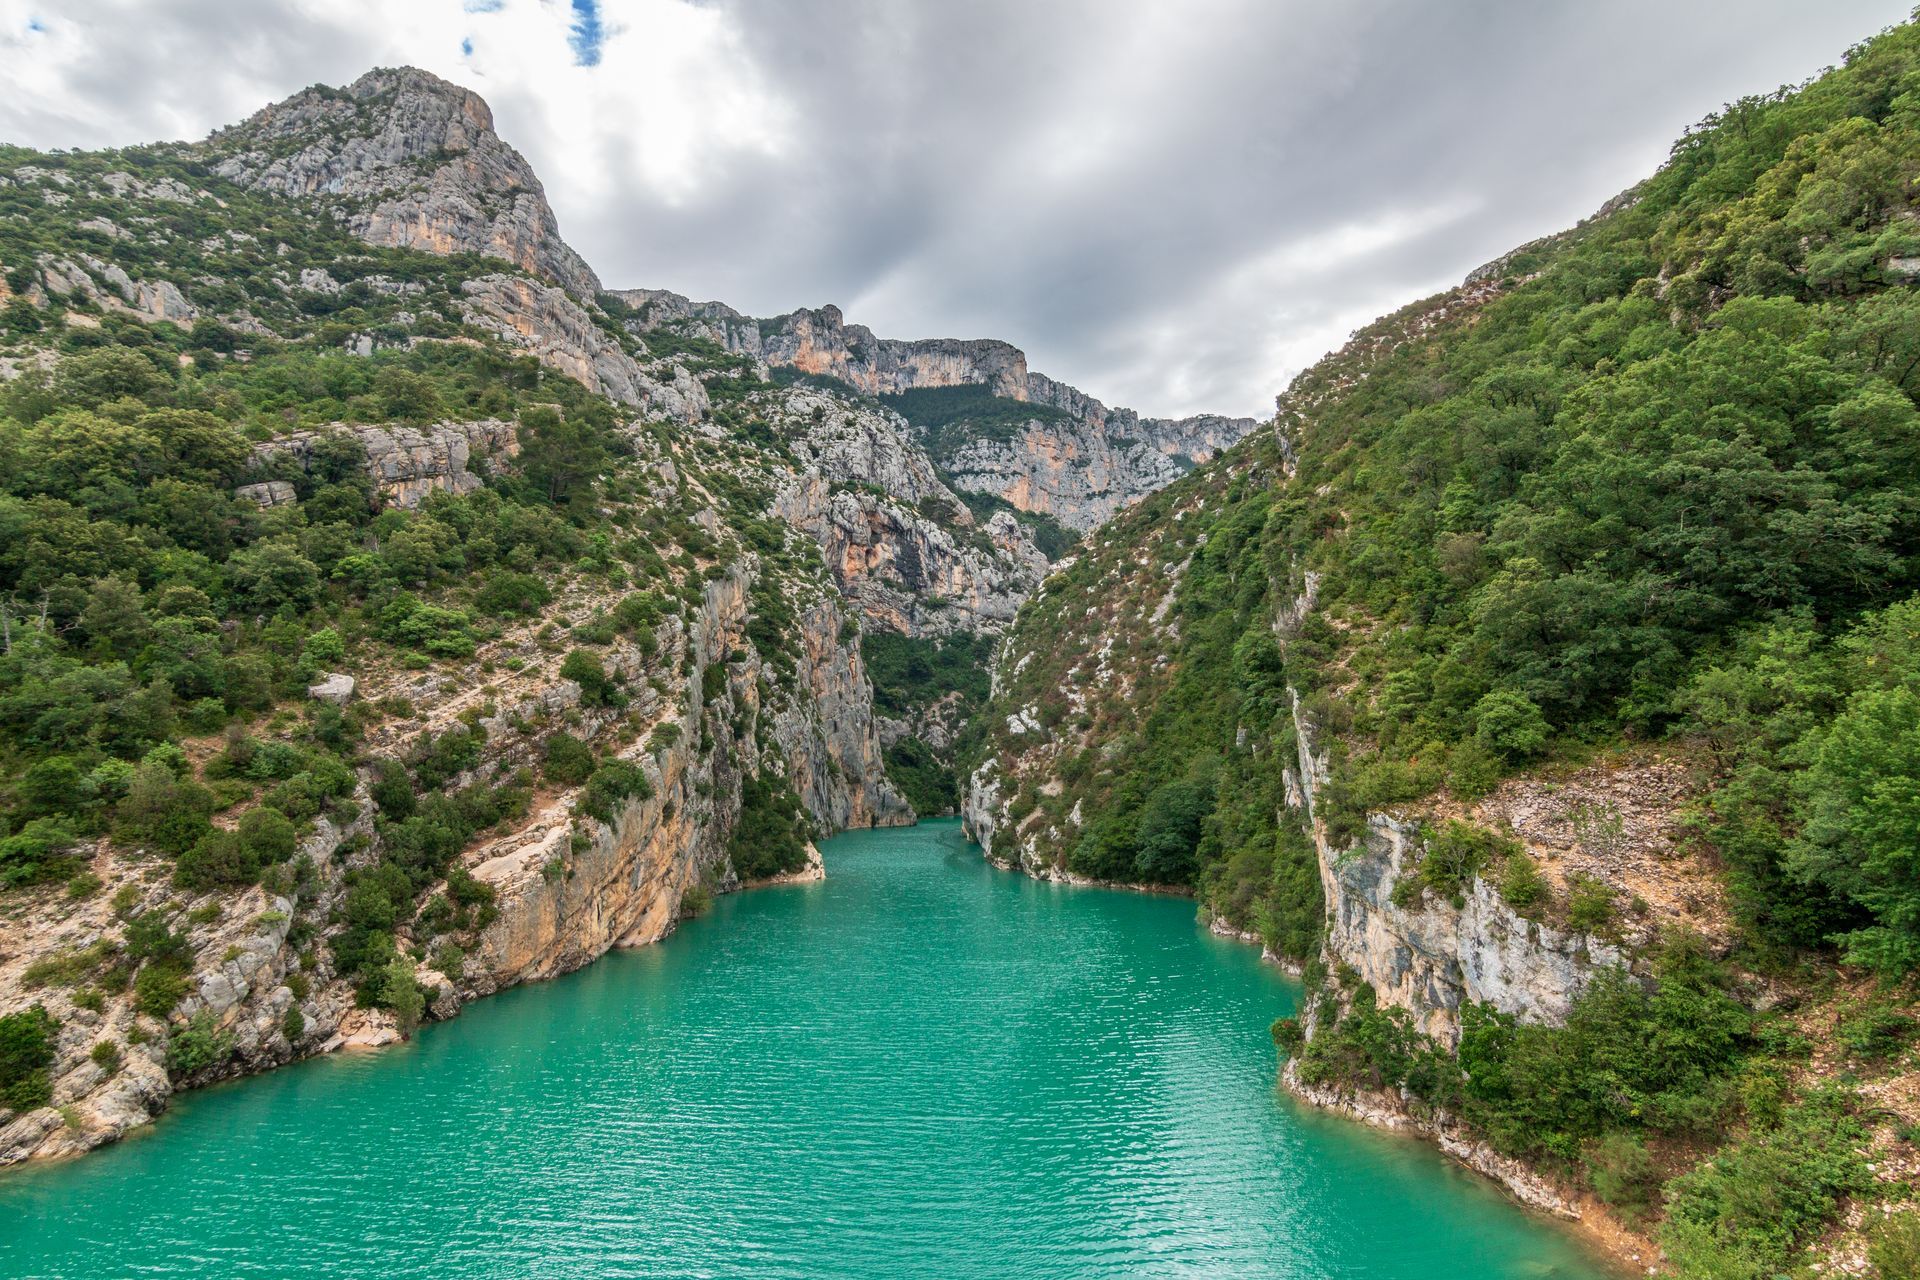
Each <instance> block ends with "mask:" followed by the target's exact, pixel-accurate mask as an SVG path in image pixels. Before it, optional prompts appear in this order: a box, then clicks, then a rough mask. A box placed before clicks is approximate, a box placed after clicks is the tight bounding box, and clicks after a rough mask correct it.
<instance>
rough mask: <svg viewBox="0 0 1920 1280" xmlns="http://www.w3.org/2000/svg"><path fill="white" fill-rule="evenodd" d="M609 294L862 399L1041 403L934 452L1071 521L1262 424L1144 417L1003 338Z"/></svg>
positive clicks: (1075, 523) (956, 471) (973, 482)
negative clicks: (1071, 382) (956, 396)
mask: <svg viewBox="0 0 1920 1280" xmlns="http://www.w3.org/2000/svg"><path fill="white" fill-rule="evenodd" d="M615 296H617V297H619V298H620V299H621V300H622V301H624V302H626V303H627V304H628V306H630V307H631V308H632V309H633V312H634V315H633V317H632V318H631V319H630V320H629V321H628V323H629V326H630V327H631V328H632V329H633V330H634V331H635V332H637V333H639V334H640V335H641V338H642V340H643V341H644V340H645V335H646V333H647V332H649V331H651V330H654V329H658V328H671V329H673V330H675V331H676V332H681V333H686V334H690V335H692V336H695V337H700V338H705V339H707V340H708V341H711V342H716V343H718V344H720V345H721V346H723V347H725V348H727V349H728V350H729V351H732V352H735V353H737V354H740V355H744V356H748V357H750V358H752V359H755V360H759V361H763V362H764V363H766V364H767V365H769V366H771V367H773V368H785V369H793V370H796V371H797V372H800V373H803V374H809V375H814V376H819V377H829V378H834V379H836V380H838V381H840V382H842V383H845V384H846V385H848V386H850V387H852V388H853V389H855V390H856V391H859V392H861V393H862V394H864V395H869V396H884V395H897V394H900V393H901V392H906V391H914V390H919V389H924V388H936V387H961V386H978V387H983V388H985V389H986V390H987V391H988V392H989V393H991V394H992V395H994V396H996V397H999V398H1001V399H1003V400H1009V401H1015V402H1024V403H1028V404H1032V405H1035V406H1037V407H1038V408H1039V410H1040V412H1036V413H1035V414H1034V416H1033V418H1032V420H1031V421H1030V422H1028V423H1027V424H1026V426H1025V427H1024V429H1022V430H1020V431H1018V432H1016V433H1015V434H1014V435H1013V436H1012V437H1011V438H1006V437H1005V435H1004V433H1001V432H992V433H984V432H983V433H973V434H971V435H969V434H968V433H964V432H963V433H961V435H962V440H963V442H962V443H960V444H959V445H958V446H957V447H953V448H950V449H943V450H942V452H941V455H940V457H939V459H938V460H939V462H940V463H941V465H942V466H943V467H944V469H945V470H946V472H947V474H948V476H949V477H950V478H951V480H952V481H953V483H954V485H955V486H956V487H958V488H962V489H970V490H977V491H980V492H984V493H991V494H995V495H997V496H999V497H1001V498H1004V499H1006V500H1007V501H1008V502H1009V503H1011V504H1012V505H1013V506H1015V507H1017V508H1019V509H1020V510H1022V511H1031V512H1035V513H1037V514H1041V515H1047V516H1051V517H1053V518H1054V519H1056V520H1058V521H1060V523H1062V524H1064V525H1066V526H1067V527H1068V528H1071V529H1077V530H1082V531H1084V530H1087V529H1091V528H1093V527H1094V526H1095V525H1097V524H1100V523H1101V522H1103V521H1105V520H1107V519H1109V518H1111V517H1112V516H1113V515H1114V514H1115V513H1116V512H1118V511H1119V510H1120V509H1121V508H1123V507H1125V506H1127V505H1128V504H1129V503H1132V502H1135V501H1138V500H1139V499H1140V498H1142V497H1144V496H1146V495H1147V494H1149V493H1152V492H1153V491H1155V490H1156V489H1160V488H1163V487H1164V486H1166V485H1168V484H1171V483H1172V482H1173V481H1175V480H1177V479H1179V478H1180V477H1181V476H1182V475H1184V474H1186V473H1187V472H1188V471H1190V470H1192V469H1193V467H1194V466H1195V465H1196V464H1198V463H1202V462H1205V461H1207V460H1209V459H1211V458H1212V457H1213V456H1214V455H1215V454H1217V453H1219V452H1220V451H1221V450H1223V449H1226V448H1229V447H1231V446H1232V445H1234V444H1236V443H1237V442H1239V441H1240V440H1241V439H1242V438H1243V437H1245V436H1246V435H1247V433H1248V432H1250V431H1252V430H1253V429H1254V428H1255V427H1256V426H1257V425H1259V424H1258V423H1257V422H1256V421H1255V420H1254V419H1252V418H1229V417H1222V416H1220V415H1218V414H1200V415H1197V416H1194V417H1190V418H1179V419H1172V418H1144V417H1142V416H1141V415H1139V414H1138V413H1135V412H1134V411H1133V410H1131V409H1112V408H1109V407H1107V406H1106V405H1105V404H1102V403H1101V402H1100V401H1099V400H1096V399H1094V398H1093V397H1092V396H1090V395H1087V394H1086V393H1085V392H1083V391H1080V390H1078V389H1077V388H1074V387H1071V386H1068V385H1067V384H1066V383H1063V382H1056V381H1054V380H1053V379H1052V378H1049V377H1047V376H1046V375H1045V374H1041V373H1034V372H1032V371H1030V370H1029V369H1028V368H1027V357H1026V354H1025V353H1024V352H1022V351H1021V350H1020V349H1019V348H1018V347H1015V346H1013V345H1011V344H1010V343H1006V342H1000V341H997V340H995V339H955V338H931V339H918V340H913V341H901V340H897V339H892V338H880V337H876V336H875V335H874V333H873V331H872V330H871V329H869V328H867V327H866V326H865V325H858V324H848V323H847V322H846V319H845V317H844V316H843V315H842V314H841V311H840V308H838V307H834V306H826V307H820V308H818V309H803V310H800V311H794V312H791V313H789V314H787V315H785V316H780V317H777V318H775V319H772V320H765V321H758V320H754V319H752V318H750V317H748V316H745V315H742V314H741V313H740V312H738V311H735V310H734V309H733V308H732V307H729V306H726V305H725V304H723V303H718V302H694V301H692V300H690V299H688V298H685V297H683V296H681V295H679V294H676V293H670V292H668V291H666V290H663V289H629V290H624V291H621V292H618V293H616V295H615ZM1049 411H1051V412H1049Z"/></svg>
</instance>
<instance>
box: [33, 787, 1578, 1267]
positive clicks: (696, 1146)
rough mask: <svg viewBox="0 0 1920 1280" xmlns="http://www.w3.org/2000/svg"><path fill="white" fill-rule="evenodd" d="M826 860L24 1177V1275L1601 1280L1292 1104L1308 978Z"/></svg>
mask: <svg viewBox="0 0 1920 1280" xmlns="http://www.w3.org/2000/svg"><path fill="white" fill-rule="evenodd" d="M823 852H824V854H825V856H826V862H827V868H828V878H827V880H825V881H824V882H822V883H819V884H813V885H796V886H785V887H780V888H772V889H761V890H754V891H752V892H749V893H743V894H735V895H730V896H726V897H723V898H720V899H719V900H718V901H716V903H715V904H714V909H713V910H712V911H711V912H710V913H709V914H708V915H706V916H705V917H703V918H701V919H698V920H694V921H691V922H689V923H687V924H685V925H683V926H682V927H681V929H680V930H679V931H678V932H677V933H676V934H674V935H673V936H672V937H670V938H668V939H667V940H666V941H665V942H663V943H661V944H659V945H657V946H652V947H646V948H643V949H640V950H637V951H630V952H622V953H619V954H616V955H611V956H608V957H606V958H605V959H603V960H601V961H600V962H599V963H597V964H594V965H592V966H590V967H589V968H587V969H585V970H582V971H581V972H579V973H576V974H573V975H571V976H569V977H566V978H562V979H559V980H557V981H554V982H549V983H543V984H539V985H536V986H531V987H523V988H519V989H516V990H513V991H509V992H506V993H504V994H502V995H499V996H496V997H494V998H492V999H489V1000H483V1001H479V1002H477V1003H475V1004H473V1005H471V1006H469V1007H468V1008H467V1009H466V1011H465V1012H464V1013H462V1014H461V1016H460V1017H458V1018H456V1019H454V1020H453V1021H451V1022H448V1023H445V1024H441V1025H436V1026H431V1027H428V1028H426V1029H425V1030H424V1031H422V1032H421V1034H420V1035H419V1036H418V1037H417V1038H416V1039H415V1041H414V1042H413V1043H411V1044H408V1045H404V1046H400V1047H397V1048H394V1049H389V1050H384V1051H380V1052H376V1053H367V1054H357V1055H336V1056H334V1057H331V1058H326V1059H320V1060H315V1061H312V1062H307V1063H302V1064H299V1065H295V1066H292V1067H288V1068H284V1069H282V1070H279V1071H275V1072H271V1073H269V1074H267V1075H264V1076H259V1077H256V1078H253V1079H250V1080H244V1081H237V1082H234V1083H230V1084H226V1085H221V1086H217V1087H215V1088H211V1089H206V1090H202V1091H198V1092H195V1093H190V1094H187V1095H184V1096H182V1097H181V1098H179V1099H178V1100H177V1102H176V1105H175V1106H174V1108H173V1110H172V1111H171V1112H170V1113H169V1114H168V1115H166V1116H164V1117H162V1118H161V1120H160V1121H159V1123H158V1124H156V1125H154V1126H153V1127H152V1129H151V1130H150V1131H148V1132H145V1133H142V1134H139V1135H136V1136H135V1137H133V1138H131V1139H129V1140H128V1141H126V1142H123V1143H121V1144H120V1145H118V1146H117V1147H113V1148H109V1149H107V1150H104V1151H100V1152H98V1153H95V1154H93V1155H90V1156H87V1157H85V1158H84V1159H81V1160H77V1161H73V1162H70V1163H66V1164H62V1165H53V1166H48V1167H35V1168H27V1169H23V1170H16V1171H12V1172H8V1173H4V1174H0V1275H5V1276H59V1277H88V1278H92V1277H109V1276H195V1277H212V1276H274V1277H280V1276H309V1275H320V1274H326V1275H334V1276H433V1277H519V1276H529V1277H578V1276H607V1277H612V1276H632V1277H653V1276H661V1277H664V1276H676V1277H677V1276H687V1277H730V1276H752V1277H808V1278H813V1277H898V1276H928V1277H941V1278H945V1280H970V1278H973V1277H979V1278H982V1280H985V1278H987V1277H994V1278H1000V1277H1036V1278H1037V1277H1046V1278H1048V1280H1055V1278H1076V1277H1121V1276H1127V1277H1132V1276H1209V1277H1211V1276H1231V1277H1243V1276H1244V1277H1251V1276H1277V1277H1290V1278H1298V1280H1327V1278H1330V1277H1342V1278H1346V1277H1352V1278H1356V1280H1357V1278H1366V1280H1402V1278H1404V1280H1416V1278H1417V1280H1510V1278H1514V1277H1562V1278H1566V1280H1599V1278H1600V1276H1601V1275H1602V1273H1601V1271H1600V1270H1599V1269H1598V1268H1597V1267H1596V1266H1595V1265H1594V1264H1593V1263H1592V1262H1591V1261H1589V1260H1588V1259H1587V1258H1586V1257H1585V1256H1584V1255H1583V1254H1582V1253H1581V1251H1580V1250H1579V1249H1578V1248H1577V1247H1576V1246H1575V1245H1574V1243H1573V1242H1572V1241H1571V1240H1570V1239H1569V1238H1568V1237H1567V1236H1566V1235H1564V1234H1563V1233H1561V1232H1560V1231H1559V1230H1558V1229H1557V1228H1555V1227H1554V1226H1552V1225H1551V1224H1548V1223H1544V1222H1542V1221H1539V1220H1538V1219H1535V1218H1533V1217H1530V1216H1529V1215H1527V1214H1526V1213H1524V1212H1522V1211H1521V1210H1520V1209H1518V1208H1516V1207H1515V1206H1513V1205H1512V1204H1510V1203H1508V1202H1507V1201H1506V1200H1505V1199H1504V1198H1502V1197H1501V1196H1500V1195H1499V1194H1498V1192H1497V1191H1495V1190H1494V1189H1493V1188H1492V1187H1490V1186H1489V1185H1488V1184H1486V1183H1484V1182H1482V1181H1480V1180H1479V1179H1477V1178H1475V1177H1474V1176H1472V1175H1470V1174H1468V1173H1466V1172H1464V1171H1462V1170H1459V1169H1457V1168H1455V1167H1453V1166H1452V1165H1450V1164H1448V1163H1447V1162H1446V1161H1445V1160H1444V1159H1442V1158H1441V1157H1440V1156H1439V1155H1438V1154H1437V1153H1436V1152H1434V1151H1432V1150H1431V1149H1429V1148H1428V1147H1426V1146H1424V1145H1421V1144H1419V1143H1416V1142H1413V1141H1410V1140H1406V1139H1400V1138H1395V1137H1391V1136H1386V1135H1381V1134H1377V1133H1373V1132H1371V1131H1369V1130H1367V1129H1365V1128H1362V1127H1360V1126H1358V1125H1355V1124H1352V1123H1350V1122H1347V1121H1343V1120H1339V1119H1336V1118H1333V1117H1329V1116H1325V1115H1321V1114H1318V1113H1315V1112H1313V1111H1312V1110H1311V1109H1308V1108H1305V1107H1302V1106H1300V1105H1299V1104H1297V1103H1295V1102H1294V1101H1293V1100H1292V1099H1290V1098H1288V1097H1287V1096H1285V1095H1284V1094H1283V1093H1282V1092H1280V1091H1279V1090H1278V1089H1277V1087H1276V1083H1275V1075H1276V1073H1275V1065H1276V1064H1275V1055H1274V1050H1273V1046H1272V1043H1271V1041H1270V1040H1269V1038H1268V1035H1267V1026H1268V1024H1269V1023H1270V1022H1271V1021H1272V1020H1273V1019H1274V1018H1275V1017H1277V1016H1279V1015H1281V1014H1284V1013H1287V1012H1289V1011H1291V1008H1292V1005H1293V1002H1294V999H1295V997H1296V995H1297V986H1296V984H1294V983H1292V982H1291V981H1289V980H1288V979H1287V978H1285V977H1284V976H1283V975H1281V974H1279V973H1278V972H1276V971H1275V970H1274V969H1273V967H1272V966H1270V965H1265V964H1262V963H1261V961H1260V959H1259V957H1258V954H1257V952H1256V950H1255V948H1252V947H1248V946H1245V945H1242V944H1239V943H1234V942H1227V941H1223V940H1221V939H1218V938H1214V937H1212V936H1210V935H1209V934H1207V933H1206V932H1205V931H1204V930H1202V929H1201V928H1199V927H1198V926H1197V925H1196V924H1195V922H1194V913H1193V904H1192V903H1191V902H1188V901H1185V900H1181V899H1177V898H1162V897H1153V896H1146V895H1139V894H1130V893H1123V892H1118V891H1108V890H1100V889H1083V888H1070V887H1064V886H1058V885H1049V884H1042V883H1038V882H1036V881H1033V880H1029V879H1027V878H1025V877H1022V876H1018V875H1014V874H1011V873H1008V872H1002V871H998V870H995V869H994V868H992V867H990V866H988V865H987V864H986V863H985V862H984V861H983V860H982V859H981V857H980V854H979V850H978V849H977V848H975V847H973V846H972V845H969V844H968V843H966V842H965V840H963V839H962V837H961V835H960V831H959V828H958V826H957V825H955V824H954V823H951V822H944V823H941V822H936V823H927V824H923V825H921V826H919V827H914V828H908V829H903V830H883V831H862V832H853V833H849V834H846V835H842V836H838V837H835V838H834V839H832V840H830V841H828V842H827V843H826V844H825V845H824V846H823Z"/></svg>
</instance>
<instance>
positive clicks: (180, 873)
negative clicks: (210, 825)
mask: <svg viewBox="0 0 1920 1280" xmlns="http://www.w3.org/2000/svg"><path fill="white" fill-rule="evenodd" d="M259 878H260V859H259V858H258V857H257V856H256V855H255V854H254V853H253V851H252V850H251V849H249V848H248V847H247V845H246V842H245V841H243V840H242V839H241V838H240V837H239V836H237V835H235V834H234V833H233V832H231V831H209V832H207V834H206V835H204V836H202V837H200V841H199V843H197V844H195V845H194V846H193V848H191V849H189V850H187V851H186V852H185V853H183V854H181V855H180V857H179V860H178V861H176V862H175V863H174V868H173V881H174V883H175V884H177V885H179V886H180V887H181V888H183V889H212V888H215V887H217V886H219V885H243V884H252V883H253V882H254V881H256V880H258V879H259Z"/></svg>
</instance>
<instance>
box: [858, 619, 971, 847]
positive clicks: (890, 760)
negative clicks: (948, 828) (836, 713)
mask: <svg viewBox="0 0 1920 1280" xmlns="http://www.w3.org/2000/svg"><path fill="white" fill-rule="evenodd" d="M994 643H995V640H994V637H992V636H989V635H980V634H977V633H975V632H970V631H957V632H954V633H952V634H950V635H947V636H944V637H941V638H939V639H930V638H926V637H909V636H903V635H898V634H895V633H893V632H886V631H870V632H866V633H864V634H863V635H862V636H861V637H860V656H861V657H862V658H863V659H864V660H865V663H866V668H867V676H868V678H869V679H871V680H872V681H873V706H874V710H875V711H877V712H878V713H879V714H880V715H883V716H888V717H891V718H893V719H897V720H905V721H907V722H908V724H909V725H912V726H914V727H915V728H917V729H920V732H919V733H915V734H912V735H910V736H908V737H905V738H903V739H901V740H900V741H898V742H896V743H894V745H892V746H891V747H888V748H887V750H886V753H885V764H886V769H887V777H888V778H890V779H891V780H892V781H893V784H894V785H895V786H896V787H898V788H899V789H900V793H901V794H902V795H904V796H906V798H907V802H908V803H909V804H911V805H912V806H913V808H914V812H915V813H919V814H923V815H926V816H929V817H931V816H933V815H935V814H942V813H957V812H958V811H959V809H960V781H959V777H958V776H957V774H956V773H955V758H956V752H954V751H953V750H951V749H948V750H941V749H938V748H935V747H934V746H933V745H931V744H930V743H929V742H927V741H926V739H925V737H924V736H922V735H923V734H924V733H925V732H926V728H927V727H931V726H930V723H929V722H938V724H939V725H941V726H942V727H943V729H944V731H945V732H946V733H947V734H948V735H949V736H950V737H952V736H964V734H965V733H967V732H971V731H972V725H973V720H974V717H975V716H976V715H977V714H978V712H979V710H980V708H981V707H983V706H984V705H985V704H986V701H987V695H988V693H989V692H990V691H991V688H992V684H991V681H990V679H989V677H988V675H987V667H988V664H989V663H990V662H991V661H992V659H993V649H994Z"/></svg>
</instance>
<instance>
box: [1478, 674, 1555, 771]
mask: <svg viewBox="0 0 1920 1280" xmlns="http://www.w3.org/2000/svg"><path fill="white" fill-rule="evenodd" d="M1473 722H1474V731H1473V738H1474V741H1475V742H1476V743H1478V744H1479V745H1480V747H1481V748H1482V749H1483V750H1486V751H1488V752H1491V753H1492V754H1494V755H1496V756H1499V757H1500V758H1502V759H1504V760H1523V759H1526V758H1527V757H1529V756H1534V755H1538V754H1539V753H1540V751H1541V750H1542V749H1543V748H1544V747H1545V746H1546V745H1547V720H1546V717H1545V716H1543V715H1541V714H1540V708H1539V707H1538V706H1536V705H1535V704H1534V702H1533V700H1532V699H1531V698H1528V697H1525V696H1523V695H1521V694H1518V693H1510V692H1507V691H1505V690H1498V691H1496V692H1493V693H1490V694H1488V695H1487V696H1486V697H1484V698H1482V699H1480V701H1479V702H1478V703H1477V704H1475V706H1474V708H1473Z"/></svg>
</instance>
